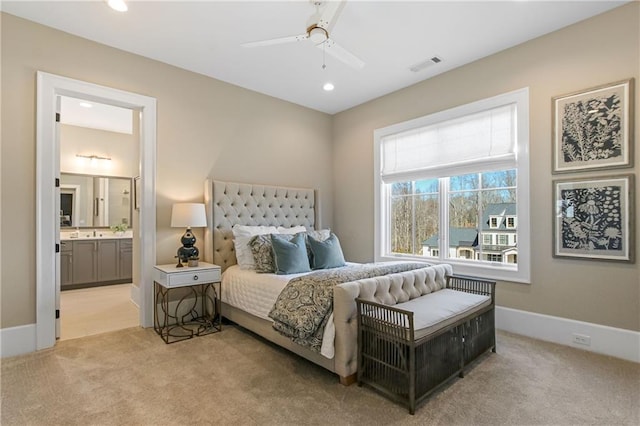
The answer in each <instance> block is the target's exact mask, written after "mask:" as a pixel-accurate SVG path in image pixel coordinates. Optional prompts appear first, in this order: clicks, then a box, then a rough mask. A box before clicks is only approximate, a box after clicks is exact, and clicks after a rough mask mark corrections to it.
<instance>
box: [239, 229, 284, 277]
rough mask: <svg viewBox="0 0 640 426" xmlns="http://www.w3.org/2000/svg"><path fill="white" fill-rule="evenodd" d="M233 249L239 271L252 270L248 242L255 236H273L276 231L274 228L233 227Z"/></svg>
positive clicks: (251, 257) (253, 264)
mask: <svg viewBox="0 0 640 426" xmlns="http://www.w3.org/2000/svg"><path fill="white" fill-rule="evenodd" d="M231 231H232V232H233V247H234V249H235V251H236V259H237V260H238V265H240V269H254V268H255V263H254V261H253V253H251V248H250V247H249V241H251V239H252V238H253V237H254V236H256V235H263V234H274V233H277V232H278V230H277V228H276V227H275V226H248V225H237V224H236V225H233V228H231Z"/></svg>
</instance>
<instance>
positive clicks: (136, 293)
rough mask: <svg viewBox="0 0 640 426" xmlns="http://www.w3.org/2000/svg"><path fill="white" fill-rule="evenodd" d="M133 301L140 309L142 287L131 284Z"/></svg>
mask: <svg viewBox="0 0 640 426" xmlns="http://www.w3.org/2000/svg"><path fill="white" fill-rule="evenodd" d="M131 301H132V302H133V304H134V305H136V306H137V307H138V309H140V287H138V286H137V285H135V284H131Z"/></svg>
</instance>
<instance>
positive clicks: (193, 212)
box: [171, 203, 207, 228]
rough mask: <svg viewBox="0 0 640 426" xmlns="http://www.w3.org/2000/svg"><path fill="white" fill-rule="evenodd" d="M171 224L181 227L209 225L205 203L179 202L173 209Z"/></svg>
mask: <svg viewBox="0 0 640 426" xmlns="http://www.w3.org/2000/svg"><path fill="white" fill-rule="evenodd" d="M171 226H172V227H179V228H184V227H187V228H196V227H202V226H207V215H206V214H205V211H204V204H200V203H177V204H174V205H173V208H172V209H171Z"/></svg>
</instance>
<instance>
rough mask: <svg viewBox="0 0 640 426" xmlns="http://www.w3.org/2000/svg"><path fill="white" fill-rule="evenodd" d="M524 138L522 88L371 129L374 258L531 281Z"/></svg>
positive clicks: (525, 120) (525, 94) (525, 119)
mask: <svg viewBox="0 0 640 426" xmlns="http://www.w3.org/2000/svg"><path fill="white" fill-rule="evenodd" d="M528 133H529V132H528V89H522V90H519V91H516V92H512V93H508V94H505V95H500V96H496V97H494V98H490V99H486V100H483V101H479V102H475V103H472V104H468V105H464V106H462V107H458V108H454V109H451V110H447V111H443V112H439V113H435V114H432V115H429V116H426V117H422V118H418V119H416V120H412V121H409V122H406V123H400V124H396V125H393V126H389V127H386V128H384V129H378V130H376V132H375V143H376V145H375V146H376V152H375V161H376V170H377V171H378V172H377V173H376V188H377V191H376V211H375V214H376V218H375V221H376V234H375V241H376V248H375V250H376V251H375V254H376V260H398V259H399V258H411V259H419V258H423V257H425V256H428V257H430V261H435V262H436V263H438V262H442V263H450V264H452V265H453V266H454V271H456V272H458V273H471V274H475V275H478V276H486V277H490V278H496V279H505V280H511V281H520V282H529V279H530V278H529V277H530V265H529V262H530V260H529V258H530V256H529V229H528V228H527V227H524V228H522V229H517V228H516V224H517V221H520V223H529V220H528V217H529V211H528V209H529V176H528V175H529V160H528ZM505 229H509V232H508V233H504V234H500V233H496V230H505ZM491 231H493V232H491ZM494 235H495V237H494ZM510 235H513V236H510ZM516 237H518V238H517V241H519V242H520V243H519V244H518V245H516V244H515V241H516ZM510 240H513V242H514V243H513V244H511V245H510V244H509V241H510ZM498 246H510V249H509V254H507V255H504V256H503V253H501V250H504V248H500V247H498ZM496 251H497V253H496ZM497 263H499V265H497Z"/></svg>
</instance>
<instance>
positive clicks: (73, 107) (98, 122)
mask: <svg viewBox="0 0 640 426" xmlns="http://www.w3.org/2000/svg"><path fill="white" fill-rule="evenodd" d="M61 98H62V99H61V102H60V122H61V123H63V124H70V125H72V126H80V127H89V128H91V129H98V130H107V131H110V132H117V133H126V134H129V135H131V134H133V111H132V110H130V109H127V108H121V107H117V106H113V105H105V104H101V103H98V102H93V101H91V102H89V101H86V100H83V99H77V98H71V97H69V96H62V97H61Z"/></svg>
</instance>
